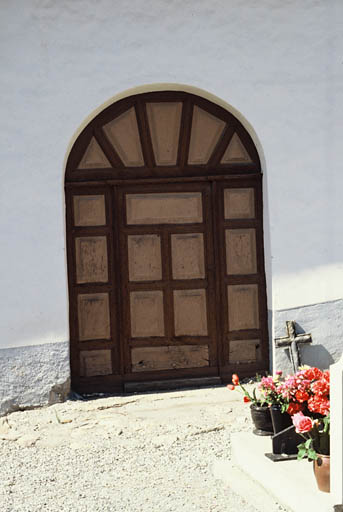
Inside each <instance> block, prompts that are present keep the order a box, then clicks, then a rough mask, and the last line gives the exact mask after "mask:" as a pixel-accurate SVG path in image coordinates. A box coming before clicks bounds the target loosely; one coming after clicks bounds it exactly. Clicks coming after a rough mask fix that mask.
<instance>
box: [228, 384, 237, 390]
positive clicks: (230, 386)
mask: <svg viewBox="0 0 343 512" xmlns="http://www.w3.org/2000/svg"><path fill="white" fill-rule="evenodd" d="M226 387H227V389H230V390H231V391H233V390H234V389H235V386H234V385H233V384H228V385H227V386H226Z"/></svg>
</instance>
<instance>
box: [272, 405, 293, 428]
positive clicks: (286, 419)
mask: <svg viewBox="0 0 343 512" xmlns="http://www.w3.org/2000/svg"><path fill="white" fill-rule="evenodd" d="M270 414H271V417H272V424H273V431H274V434H277V433H278V432H281V430H284V429H285V428H287V427H290V426H291V425H293V423H292V418H291V416H290V415H289V414H288V412H281V405H278V404H274V405H272V406H271V407H270Z"/></svg>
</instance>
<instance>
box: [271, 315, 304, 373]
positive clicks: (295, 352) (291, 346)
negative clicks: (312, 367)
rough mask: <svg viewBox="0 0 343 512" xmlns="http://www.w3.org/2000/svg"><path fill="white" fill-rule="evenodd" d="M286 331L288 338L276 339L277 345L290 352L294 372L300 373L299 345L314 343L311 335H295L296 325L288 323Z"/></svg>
mask: <svg viewBox="0 0 343 512" xmlns="http://www.w3.org/2000/svg"><path fill="white" fill-rule="evenodd" d="M286 329H287V333H288V336H284V337H282V338H275V345H276V347H277V348H281V347H286V348H288V350H289V355H290V358H291V363H292V367H293V372H294V373H296V372H297V371H298V368H299V366H301V358H300V353H299V347H298V344H299V343H312V337H311V334H295V323H294V322H290V321H287V322H286Z"/></svg>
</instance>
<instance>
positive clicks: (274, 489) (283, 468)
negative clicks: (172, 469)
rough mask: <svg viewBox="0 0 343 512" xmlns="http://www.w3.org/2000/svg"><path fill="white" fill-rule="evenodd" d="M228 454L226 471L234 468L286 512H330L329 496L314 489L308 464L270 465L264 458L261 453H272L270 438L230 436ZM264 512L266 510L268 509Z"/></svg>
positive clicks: (310, 467)
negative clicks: (229, 458)
mask: <svg viewBox="0 0 343 512" xmlns="http://www.w3.org/2000/svg"><path fill="white" fill-rule="evenodd" d="M231 450H232V459H231V461H227V463H226V465H227V468H228V469H230V468H231V467H232V464H233V465H234V466H236V467H237V468H238V469H240V470H241V471H243V472H244V473H245V474H246V475H247V476H248V477H249V478H250V480H251V482H252V484H254V485H255V484H256V483H257V484H258V485H260V486H262V487H263V488H264V489H265V490H266V491H267V493H268V494H269V495H271V496H273V497H274V498H275V499H276V500H277V501H278V503H280V504H281V505H283V506H284V507H285V508H286V509H287V510H289V511H290V512H304V511H307V510H311V511H313V512H333V511H334V504H333V502H332V498H331V495H330V493H324V492H321V491H319V490H318V488H317V484H316V481H315V477H314V474H313V463H312V462H309V461H308V460H302V461H298V460H283V461H279V462H273V461H271V460H270V459H268V458H267V457H266V456H265V453H270V452H271V451H272V441H271V437H269V436H267V437H260V436H256V435H254V434H252V433H250V432H238V433H233V434H232V435H231ZM223 471H225V467H224V466H223V467H222V472H223ZM266 505H267V504H266ZM265 510H268V506H266V509H265Z"/></svg>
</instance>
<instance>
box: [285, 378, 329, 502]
mask: <svg viewBox="0 0 343 512" xmlns="http://www.w3.org/2000/svg"><path fill="white" fill-rule="evenodd" d="M311 370H312V372H311ZM307 377H309V378H311V383H310V386H309V391H308V398H307V404H306V412H307V414H308V415H304V413H303V412H301V411H300V412H298V413H296V414H294V415H293V416H292V421H293V424H294V425H295V430H296V432H297V433H298V434H301V435H302V436H303V437H304V439H305V441H304V442H303V443H301V444H299V445H298V459H303V458H304V457H305V456H307V458H308V460H313V470H314V474H315V477H316V480H317V485H318V488H319V490H321V491H323V492H330V372H329V370H326V371H321V370H318V368H310V369H308V371H307Z"/></svg>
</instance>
